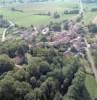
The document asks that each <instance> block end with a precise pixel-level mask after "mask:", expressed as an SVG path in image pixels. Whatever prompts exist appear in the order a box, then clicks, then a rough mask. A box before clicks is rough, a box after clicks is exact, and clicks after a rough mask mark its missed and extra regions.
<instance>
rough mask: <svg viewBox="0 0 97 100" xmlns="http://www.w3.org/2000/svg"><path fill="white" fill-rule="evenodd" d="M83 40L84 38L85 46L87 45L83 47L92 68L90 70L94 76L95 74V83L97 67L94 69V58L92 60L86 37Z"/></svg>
mask: <svg viewBox="0 0 97 100" xmlns="http://www.w3.org/2000/svg"><path fill="white" fill-rule="evenodd" d="M84 40H85V43H86V46H87V47H86V48H85V50H86V54H87V58H88V61H89V62H90V64H91V68H92V71H93V74H94V76H95V80H96V83H97V69H96V67H95V63H94V60H93V57H92V54H91V51H90V49H89V44H88V42H87V39H86V38H85V39H84Z"/></svg>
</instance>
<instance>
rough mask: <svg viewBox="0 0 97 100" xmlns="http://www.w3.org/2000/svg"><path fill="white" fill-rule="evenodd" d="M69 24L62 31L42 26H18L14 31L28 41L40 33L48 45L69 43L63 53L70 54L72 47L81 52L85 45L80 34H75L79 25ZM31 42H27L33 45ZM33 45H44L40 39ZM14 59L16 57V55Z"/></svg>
mask: <svg viewBox="0 0 97 100" xmlns="http://www.w3.org/2000/svg"><path fill="white" fill-rule="evenodd" d="M69 26H70V27H69V30H68V31H63V32H50V30H49V27H44V28H42V29H38V28H36V27H34V26H33V27H30V28H20V29H18V30H17V31H16V33H19V34H20V37H21V38H22V39H24V40H26V41H30V40H32V39H34V38H35V37H38V36H39V35H40V34H41V35H42V36H44V37H45V38H46V39H47V41H46V42H45V44H46V45H48V46H58V45H61V44H68V43H69V44H70V46H69V47H68V49H67V50H66V51H65V50H64V55H71V54H72V48H74V49H75V50H76V51H77V52H78V53H81V51H82V49H84V47H85V42H84V41H83V38H82V36H81V35H79V34H77V32H78V31H79V28H80V25H79V24H78V23H77V24H74V23H72V22H70V23H69ZM49 33H50V34H49ZM31 42H32V41H31ZM31 42H29V44H28V45H29V47H33V46H32V45H31V44H30V43H31ZM32 44H33V43H32ZM35 45H36V47H41V46H42V45H44V43H43V42H41V41H40V42H37V43H36V44H35ZM19 58H21V57H19ZM16 59H18V57H16ZM23 59H24V58H23ZM18 60H19V59H18ZM18 60H17V62H19V61H20V60H19V61H18ZM21 62H22V61H21ZM19 63H20V62H19ZM17 64H18V63H17Z"/></svg>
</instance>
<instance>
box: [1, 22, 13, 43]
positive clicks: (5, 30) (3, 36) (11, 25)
mask: <svg viewBox="0 0 97 100" xmlns="http://www.w3.org/2000/svg"><path fill="white" fill-rule="evenodd" d="M9 23H10V26H9V27H8V28H6V29H4V31H3V33H2V40H1V41H2V42H4V41H5V36H6V33H7V30H8V29H9V28H10V27H13V26H14V23H13V22H12V21H9Z"/></svg>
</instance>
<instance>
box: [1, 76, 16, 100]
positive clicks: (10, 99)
mask: <svg viewBox="0 0 97 100" xmlns="http://www.w3.org/2000/svg"><path fill="white" fill-rule="evenodd" d="M13 84H14V78H13V77H11V76H6V77H5V78H4V79H2V80H0V100H14V99H15V97H14V87H13Z"/></svg>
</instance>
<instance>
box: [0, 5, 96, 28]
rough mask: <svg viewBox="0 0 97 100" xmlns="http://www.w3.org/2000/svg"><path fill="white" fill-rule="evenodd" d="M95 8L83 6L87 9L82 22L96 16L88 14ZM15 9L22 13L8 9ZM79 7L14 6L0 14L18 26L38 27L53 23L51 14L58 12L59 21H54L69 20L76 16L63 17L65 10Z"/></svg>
mask: <svg viewBox="0 0 97 100" xmlns="http://www.w3.org/2000/svg"><path fill="white" fill-rule="evenodd" d="M93 5H94V6H95V4H92V5H90V4H88V5H86V4H84V8H86V9H87V11H86V12H85V17H84V19H83V20H84V21H85V22H86V23H90V22H91V21H92V20H93V19H94V17H95V16H96V15H97V13H95V12H93V13H92V12H89V9H90V8H92V7H93ZM11 7H15V8H16V9H19V10H22V11H23V12H17V11H12V10H11V9H10V8H11ZM78 7H79V5H78V4H77V3H73V4H72V3H55V4H52V3H48V4H47V3H45V4H23V5H14V6H12V5H11V6H9V7H7V8H0V14H2V15H4V16H5V18H7V19H9V20H11V21H13V22H14V23H16V24H18V25H20V26H30V25H31V24H34V25H39V24H48V23H49V22H50V21H53V20H54V19H53V17H52V16H53V13H54V12H56V11H57V12H58V13H59V14H60V16H61V17H60V19H57V20H56V21H60V20H61V21H63V20H65V19H70V18H72V17H73V16H76V15H72V14H71V15H64V14H63V12H64V10H65V9H67V8H78ZM48 12H50V13H51V15H52V16H44V15H33V14H39V13H48Z"/></svg>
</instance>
